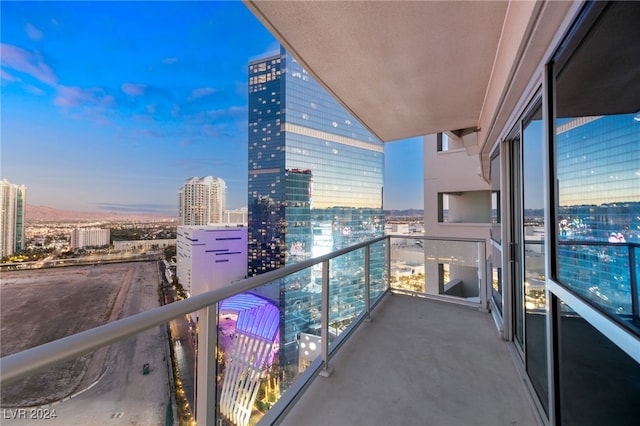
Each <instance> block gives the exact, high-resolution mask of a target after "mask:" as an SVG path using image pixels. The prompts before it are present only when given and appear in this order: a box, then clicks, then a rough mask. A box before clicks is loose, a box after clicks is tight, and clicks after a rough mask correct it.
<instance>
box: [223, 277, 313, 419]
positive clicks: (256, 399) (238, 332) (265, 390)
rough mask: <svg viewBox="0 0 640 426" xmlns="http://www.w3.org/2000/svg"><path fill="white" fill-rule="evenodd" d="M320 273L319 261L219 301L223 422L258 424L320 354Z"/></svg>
mask: <svg viewBox="0 0 640 426" xmlns="http://www.w3.org/2000/svg"><path fill="white" fill-rule="evenodd" d="M321 277H322V268H321V265H316V266H314V267H311V268H307V269H303V270H302V271H300V272H297V273H295V274H291V275H287V276H285V277H284V278H282V279H279V280H277V281H274V282H271V283H268V284H265V285H263V286H261V287H259V288H256V289H255V290H253V291H251V292H247V293H243V294H239V295H236V296H234V297H232V298H229V299H225V300H223V301H222V302H221V303H220V304H219V317H218V359H217V362H218V363H217V365H218V374H217V378H218V379H217V380H218V395H219V401H218V406H219V421H220V422H222V424H233V425H246V424H255V423H256V422H257V421H259V420H260V418H262V416H263V415H264V414H265V413H266V412H267V411H268V410H269V409H270V408H271V407H272V406H273V405H274V404H275V403H276V402H277V401H278V400H279V399H280V397H281V396H282V394H283V393H284V392H285V391H286V390H287V389H288V388H289V387H290V386H291V384H292V383H294V381H295V380H296V379H297V378H298V376H299V375H300V374H301V373H302V372H304V370H305V369H306V368H307V367H308V366H309V365H310V364H311V363H312V362H313V361H314V360H315V359H316V358H317V357H318V356H320V353H321V343H320V342H321V339H320V320H321V318H320V310H321V303H322V285H321V282H322V281H321V279H322V278H321Z"/></svg>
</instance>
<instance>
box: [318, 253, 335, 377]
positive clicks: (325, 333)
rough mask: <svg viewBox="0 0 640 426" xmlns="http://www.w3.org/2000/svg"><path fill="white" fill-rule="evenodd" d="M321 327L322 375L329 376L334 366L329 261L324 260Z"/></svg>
mask: <svg viewBox="0 0 640 426" xmlns="http://www.w3.org/2000/svg"><path fill="white" fill-rule="evenodd" d="M320 319H321V323H320V324H321V327H322V329H321V330H320V336H321V340H322V342H321V344H322V355H321V356H322V364H323V367H322V370H320V373H319V374H320V375H321V376H322V377H329V376H330V375H331V373H333V368H331V367H330V366H329V261H328V260H325V261H323V262H322V307H321V309H320Z"/></svg>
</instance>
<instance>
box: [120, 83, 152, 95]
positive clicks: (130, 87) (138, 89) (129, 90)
mask: <svg viewBox="0 0 640 426" xmlns="http://www.w3.org/2000/svg"><path fill="white" fill-rule="evenodd" d="M146 87H147V86H145V85H144V84H135V83H124V84H123V85H122V86H120V88H121V89H122V91H123V92H124V93H126V94H127V95H129V96H142V95H144V89H145V88H146Z"/></svg>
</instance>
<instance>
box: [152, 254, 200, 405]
mask: <svg viewBox="0 0 640 426" xmlns="http://www.w3.org/2000/svg"><path fill="white" fill-rule="evenodd" d="M160 277H161V278H162V282H163V286H164V289H165V295H166V300H165V303H172V302H173V301H175V300H177V298H178V296H177V294H176V291H175V289H174V288H173V287H172V286H170V285H169V283H168V282H167V280H166V275H165V273H164V264H163V263H162V262H160ZM169 327H170V328H171V336H173V350H174V352H175V354H176V360H177V362H178V371H179V374H180V381H181V382H182V389H183V390H184V393H185V395H186V397H187V401H188V402H189V407H190V408H191V414H192V415H195V412H194V411H195V366H196V361H195V360H196V348H195V341H194V336H195V330H194V329H193V328H192V327H191V325H190V324H189V321H188V319H187V317H186V316H182V317H180V318H176V319H174V320H172V321H171V322H170V323H169Z"/></svg>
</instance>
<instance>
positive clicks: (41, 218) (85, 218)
mask: <svg viewBox="0 0 640 426" xmlns="http://www.w3.org/2000/svg"><path fill="white" fill-rule="evenodd" d="M175 219H176V217H174V216H164V215H154V214H135V213H134V214H130V213H115V212H76V211H71V210H61V209H54V208H52V207H46V206H32V205H29V204H27V209H26V214H25V222H27V223H32V222H96V221H108V222H135V221H166V220H175Z"/></svg>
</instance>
